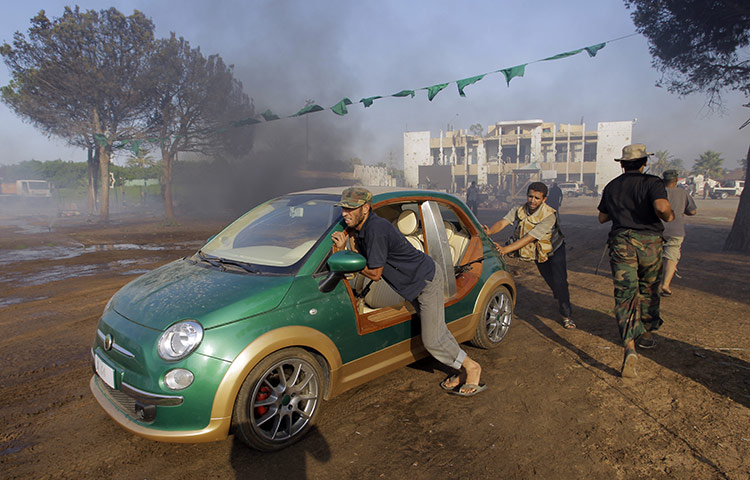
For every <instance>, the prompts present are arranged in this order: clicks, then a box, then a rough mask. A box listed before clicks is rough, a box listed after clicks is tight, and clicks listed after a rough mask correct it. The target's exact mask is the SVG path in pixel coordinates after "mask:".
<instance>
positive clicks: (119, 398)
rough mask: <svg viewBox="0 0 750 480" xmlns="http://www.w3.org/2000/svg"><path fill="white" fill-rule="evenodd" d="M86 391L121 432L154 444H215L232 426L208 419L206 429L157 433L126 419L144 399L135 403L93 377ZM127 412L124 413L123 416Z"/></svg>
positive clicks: (228, 419)
mask: <svg viewBox="0 0 750 480" xmlns="http://www.w3.org/2000/svg"><path fill="white" fill-rule="evenodd" d="M89 388H90V389H91V393H92V394H93V395H94V398H95V399H96V401H97V403H99V405H100V406H101V407H102V408H103V409H104V411H105V412H107V414H108V415H109V416H110V417H111V418H112V420H114V421H115V423H117V424H119V425H120V426H121V427H122V428H124V429H125V430H127V431H128V432H130V433H133V434H135V435H138V436H141V437H144V438H148V439H150V440H156V441H159V442H173V443H201V442H216V441H219V440H223V439H225V438H226V437H227V435H228V434H229V427H230V425H231V422H232V418H231V416H227V417H219V418H211V419H210V421H209V422H208V425H207V426H206V427H204V428H202V429H200V430H159V429H155V428H151V427H149V426H148V425H144V424H142V423H139V422H137V421H136V420H135V419H134V418H133V417H131V415H130V413H131V412H130V411H129V409H130V408H131V405H132V409H133V414H134V415H137V412H136V407H135V405H136V403H139V402H141V401H143V400H144V399H138V398H135V397H133V396H131V395H130V394H129V393H130V392H128V394H126V393H124V392H122V391H120V390H114V389H111V388H109V387H108V386H107V385H106V384H105V383H104V382H102V381H101V380H100V379H99V377H98V376H97V375H96V374H94V375H93V376H92V377H91V381H90V382H89ZM126 412H127V413H126Z"/></svg>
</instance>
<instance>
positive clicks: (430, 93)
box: [427, 83, 448, 101]
mask: <svg viewBox="0 0 750 480" xmlns="http://www.w3.org/2000/svg"><path fill="white" fill-rule="evenodd" d="M447 86H448V84H447V83H438V84H437V85H433V86H431V87H427V99H428V100H429V101H432V99H433V98H435V95H437V94H438V93H440V90H442V89H444V88H445V87H447Z"/></svg>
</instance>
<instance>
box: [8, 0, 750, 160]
mask: <svg viewBox="0 0 750 480" xmlns="http://www.w3.org/2000/svg"><path fill="white" fill-rule="evenodd" d="M77 4H78V5H79V6H80V8H81V9H82V10H87V9H93V10H101V9H106V8H109V7H115V8H117V9H118V10H120V11H121V12H123V13H125V14H132V12H133V10H140V11H141V12H143V13H144V14H145V15H146V16H148V17H149V18H151V19H152V21H153V22H154V25H155V29H156V36H157V37H166V36H168V35H169V33H170V32H175V33H176V34H177V35H178V36H182V37H184V38H185V39H186V40H188V41H189V42H190V43H191V45H192V46H199V47H200V49H201V51H202V52H203V53H204V54H205V55H209V54H214V53H215V54H219V55H220V56H221V57H222V58H223V59H224V61H225V63H227V64H231V65H234V72H235V76H236V77H237V78H238V79H239V80H240V81H241V82H242V83H243V85H244V88H245V92H246V93H247V94H248V95H249V96H250V97H251V98H252V99H253V102H254V104H255V106H256V109H257V110H258V111H263V110H265V109H266V108H270V109H271V110H272V111H273V112H274V113H277V114H279V115H282V116H283V115H292V114H294V113H295V112H297V111H298V110H299V109H300V108H302V107H303V106H304V105H305V101H306V100H308V99H310V100H314V101H315V102H316V103H318V104H320V105H321V106H324V107H330V106H333V105H334V104H336V103H337V102H338V101H339V100H341V99H342V98H344V97H349V98H351V99H352V100H353V101H354V102H355V104H354V105H351V106H350V107H349V114H348V115H346V116H343V117H338V116H336V115H335V114H333V113H332V112H331V111H323V112H318V113H314V114H310V115H307V116H305V117H302V118H294V119H285V120H281V121H276V122H269V123H267V124H263V125H259V126H254V127H244V128H255V129H257V130H256V132H255V135H256V145H258V146H263V145H265V147H266V148H274V145H277V144H278V142H279V138H284V139H288V141H289V142H290V143H291V144H292V145H297V146H299V148H297V147H294V148H291V149H289V150H288V151H289V152H291V153H289V154H290V155H300V157H302V156H304V155H310V156H311V158H313V159H315V158H316V157H318V158H319V157H326V156H339V157H343V158H337V160H340V159H347V158H351V157H359V158H360V159H362V160H363V162H364V163H365V164H377V163H379V162H386V163H388V164H390V165H393V166H395V167H398V168H403V132H404V131H426V130H429V131H431V132H432V134H433V136H437V135H439V134H440V131H441V130H443V131H444V130H446V129H447V128H448V126H449V125H450V126H452V128H455V129H467V130H468V129H469V127H470V126H471V125H474V124H477V123H479V124H481V125H482V126H483V128H484V131H485V132H486V131H487V127H488V126H490V125H493V124H495V123H496V122H501V121H513V120H526V119H541V120H544V121H547V122H554V123H557V124H560V123H573V124H578V123H581V121H582V120H583V122H584V123H585V124H586V129H587V130H595V129H596V123H597V122H603V121H623V120H633V119H637V120H636V122H635V125H634V128H633V137H634V138H633V140H634V142H638V143H645V144H646V145H647V147H648V149H649V151H657V150H667V151H669V152H670V154H672V155H673V156H674V157H675V158H679V159H682V160H683V162H684V165H685V166H686V167H690V166H691V165H692V163H693V160H695V159H696V158H698V156H699V155H700V154H701V153H703V152H704V151H706V150H714V151H718V152H720V153H721V155H722V157H723V158H724V160H725V161H724V166H725V167H727V168H735V167H736V166H737V165H738V160H739V159H740V158H744V157H745V155H746V152H747V148H748V143H749V142H750V127H746V128H745V129H743V130H738V128H739V126H740V125H742V123H744V122H745V121H746V120H747V119H748V118H749V117H750V108H746V107H742V104H743V103H747V100H746V99H745V98H744V97H742V96H741V95H739V94H737V93H731V92H730V93H727V94H725V95H724V110H723V111H722V112H713V111H711V110H709V109H708V107H707V106H706V99H705V97H703V96H702V95H700V94H698V95H692V96H688V97H684V98H681V97H679V96H677V95H675V94H670V93H669V92H668V91H666V89H663V88H658V87H656V86H655V83H656V82H657V81H658V79H659V78H660V74H659V72H657V71H656V70H655V69H654V68H653V67H652V65H651V57H650V55H649V52H648V44H647V42H646V40H645V38H644V37H642V36H640V35H635V36H630V37H627V38H624V39H622V40H617V41H613V42H610V43H608V44H607V46H606V47H605V48H604V49H602V50H600V51H599V52H598V54H597V55H596V57H593V58H590V57H589V56H588V55H586V53H585V52H584V53H582V54H579V55H577V56H574V57H569V58H566V59H562V60H557V61H550V62H541V63H534V64H531V65H528V66H527V68H526V73H525V75H524V77H522V78H514V79H513V80H512V81H511V83H510V86H507V85H506V83H505V79H504V77H503V76H502V75H501V74H493V75H489V76H487V77H485V78H484V79H483V80H482V81H480V82H478V83H476V84H474V85H472V86H469V87H467V88H466V97H464V98H462V97H460V96H459V95H458V92H457V89H456V86H455V84H453V85H450V86H449V87H448V88H446V89H445V90H443V91H442V92H441V93H440V94H438V95H437V96H436V97H435V98H434V99H433V100H432V101H429V100H428V99H427V93H426V91H418V92H417V95H416V96H415V97H414V98H385V99H382V100H378V101H376V102H375V103H374V104H373V105H372V106H371V107H369V108H364V107H363V106H362V104H360V103H357V101H358V100H359V99H361V98H363V97H370V96H374V95H390V94H393V93H395V92H398V91H400V90H403V89H418V88H421V87H427V86H430V85H434V84H438V83H443V82H451V81H455V80H459V79H462V78H467V77H471V76H473V75H479V74H483V73H488V72H494V71H497V70H499V69H503V68H509V67H512V66H515V65H519V64H522V63H529V62H533V61H535V60H539V59H542V58H546V57H549V56H552V55H555V54H558V53H562V52H566V51H569V50H574V49H578V48H581V47H585V46H589V45H594V44H597V43H601V42H607V41H610V40H613V39H617V38H620V37H624V36H628V35H630V34H633V33H635V27H634V26H633V23H632V20H631V18H630V13H629V11H628V10H627V9H626V8H625V7H624V4H623V2H622V1H621V0H569V1H566V2H560V1H557V0H545V1H535V2H529V1H527V0H506V1H502V2H499V1H490V0H487V1H476V2H468V3H457V2H455V1H443V0H425V1H422V0H409V1H404V0H380V1H371V0H360V1H356V2H353V1H344V0H342V1H333V0H329V1H316V2H309V1H304V2H303V1H296V0H217V1H212V2H208V1H205V0H201V1H195V0H180V1H176V0H159V1H155V0H127V1H125V0H123V1H119V0H118V1H110V2H102V1H87V0H81V1H79V2H78V3H77ZM65 5H72V4H70V3H66V2H57V1H46V2H45V1H37V0H26V1H24V2H12V3H9V4H7V5H5V6H4V7H3V15H2V17H1V18H0V41H2V42H11V41H12V39H13V34H14V33H15V32H16V31H20V32H22V33H26V32H27V30H28V27H29V25H30V22H29V20H30V19H31V18H32V17H33V16H35V15H36V14H37V13H38V12H39V11H40V10H45V12H46V14H47V16H48V17H50V18H53V17H58V16H60V15H62V12H63V7H64V6H65ZM9 80H10V76H9V72H8V69H7V67H6V66H5V65H4V64H3V65H0V85H7V84H8V82H9ZM305 138H310V139H311V140H309V141H308V140H305ZM271 139H275V140H271ZM266 140H267V141H266ZM264 142H265V143H264ZM308 142H309V143H308ZM333 144H335V145H336V147H337V148H336V149H335V150H333V149H331V148H329V147H330V146H331V145H333ZM0 145H1V146H2V147H1V148H0V164H14V163H18V162H21V161H24V160H30V159H36V160H42V161H44V160H54V159H62V160H66V161H67V160H71V161H85V160H86V152H85V151H83V150H79V149H74V148H70V147H67V146H66V145H65V143H64V142H63V141H61V140H56V139H48V138H46V137H45V136H44V135H42V134H41V133H39V132H38V131H37V130H36V129H35V128H34V127H33V126H31V125H29V124H27V123H24V122H23V121H22V120H21V119H20V118H19V117H17V116H16V115H15V114H14V113H13V112H12V111H11V110H10V109H9V108H8V107H7V106H6V105H5V104H0ZM304 149H307V151H306V152H305V150H304ZM119 161H122V159H120V160H119Z"/></svg>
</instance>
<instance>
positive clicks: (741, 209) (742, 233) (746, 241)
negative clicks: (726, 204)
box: [724, 147, 750, 253]
mask: <svg viewBox="0 0 750 480" xmlns="http://www.w3.org/2000/svg"><path fill="white" fill-rule="evenodd" d="M748 162H750V147H748V148H747V160H746V161H745V189H744V190H742V195H740V204H739V206H737V213H736V214H735V215H734V223H732V230H731V231H730V232H729V236H728V237H727V240H726V242H724V250H725V251H730V252H743V253H750V193H748V185H750V165H748Z"/></svg>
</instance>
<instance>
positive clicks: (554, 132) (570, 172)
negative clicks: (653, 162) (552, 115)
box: [404, 120, 633, 194]
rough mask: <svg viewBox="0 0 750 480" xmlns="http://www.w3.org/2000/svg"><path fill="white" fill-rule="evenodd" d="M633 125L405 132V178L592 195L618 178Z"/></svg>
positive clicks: (530, 123)
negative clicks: (549, 185)
mask: <svg viewBox="0 0 750 480" xmlns="http://www.w3.org/2000/svg"><path fill="white" fill-rule="evenodd" d="M632 131H633V121H624V122H599V123H597V128H596V130H589V131H586V124H585V123H581V124H559V125H556V124H555V123H551V122H545V121H543V120H521V121H508V122H498V123H496V124H494V125H491V126H490V127H489V128H488V129H487V134H486V135H483V136H482V135H472V134H469V133H467V132H465V131H463V130H451V131H447V132H445V133H444V132H443V131H441V132H440V136H439V137H438V138H432V137H431V136H430V132H404V177H405V183H406V185H407V186H410V187H417V186H420V187H425V188H437V189H442V190H446V191H450V192H460V191H463V190H464V189H465V188H466V186H467V185H468V184H470V183H471V182H472V181H474V182H477V184H478V185H480V186H481V185H487V186H490V187H497V188H499V189H502V190H504V191H508V192H510V193H512V194H516V193H517V192H518V191H520V190H522V189H525V186H526V185H527V184H528V183H529V182H531V181H538V180H550V181H551V180H553V179H556V180H557V181H558V182H579V183H581V184H582V185H585V186H586V187H588V189H589V190H591V191H599V192H600V191H601V189H602V188H603V187H604V186H605V185H606V184H607V183H608V182H609V181H610V180H612V179H613V178H614V177H616V176H617V175H619V174H620V166H619V164H618V163H617V162H614V161H613V159H614V158H616V157H619V156H620V154H621V152H622V147H624V146H625V145H628V144H630V143H632Z"/></svg>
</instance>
